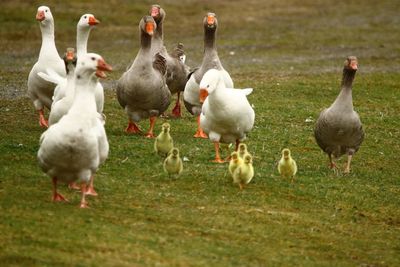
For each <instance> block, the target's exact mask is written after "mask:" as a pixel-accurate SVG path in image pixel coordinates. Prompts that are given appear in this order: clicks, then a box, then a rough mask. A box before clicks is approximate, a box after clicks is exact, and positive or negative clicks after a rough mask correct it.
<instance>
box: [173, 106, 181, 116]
mask: <svg viewBox="0 0 400 267" xmlns="http://www.w3.org/2000/svg"><path fill="white" fill-rule="evenodd" d="M178 104H179V103H176V105H175V107H174V109H173V110H172V116H173V117H174V118H181V117H182V113H181V105H178Z"/></svg>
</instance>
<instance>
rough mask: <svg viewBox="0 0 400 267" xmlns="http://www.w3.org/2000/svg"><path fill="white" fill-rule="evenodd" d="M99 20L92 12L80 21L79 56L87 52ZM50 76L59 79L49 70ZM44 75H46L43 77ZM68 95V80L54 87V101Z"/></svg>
mask: <svg viewBox="0 0 400 267" xmlns="http://www.w3.org/2000/svg"><path fill="white" fill-rule="evenodd" d="M99 23H100V21H98V20H97V19H96V18H95V17H94V16H93V15H92V14H84V15H82V16H81V18H80V19H79V21H78V24H77V29H76V47H77V51H76V53H77V56H80V55H82V54H86V53H87V42H88V39H89V34H90V30H91V29H92V28H93V27H94V26H95V25H97V24H99ZM47 74H48V75H49V76H52V77H50V78H47V79H52V80H57V79H55V78H57V77H55V76H56V75H54V73H53V72H51V71H49V70H48V71H47ZM43 76H44V77H43ZM41 77H43V78H44V79H46V77H45V75H41ZM65 95H66V80H64V81H63V83H59V84H57V86H56V88H55V89H54V96H53V102H57V101H58V100H60V99H62V98H63V97H64V96H65Z"/></svg>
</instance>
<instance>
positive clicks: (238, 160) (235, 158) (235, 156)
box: [229, 151, 243, 178]
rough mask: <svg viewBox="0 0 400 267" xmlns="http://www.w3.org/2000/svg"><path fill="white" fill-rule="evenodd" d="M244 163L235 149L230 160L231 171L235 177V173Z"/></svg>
mask: <svg viewBox="0 0 400 267" xmlns="http://www.w3.org/2000/svg"><path fill="white" fill-rule="evenodd" d="M242 163H243V159H242V158H241V157H239V153H238V152H236V151H234V152H232V153H231V160H230V161H229V173H230V174H231V176H232V178H233V173H234V172H235V170H236V169H237V167H238V166H239V165H240V164H242Z"/></svg>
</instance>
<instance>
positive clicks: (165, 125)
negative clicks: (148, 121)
mask: <svg viewBox="0 0 400 267" xmlns="http://www.w3.org/2000/svg"><path fill="white" fill-rule="evenodd" d="M170 127H171V126H170V125H169V123H168V122H165V123H163V125H162V126H161V128H162V131H163V132H164V133H169V129H170Z"/></svg>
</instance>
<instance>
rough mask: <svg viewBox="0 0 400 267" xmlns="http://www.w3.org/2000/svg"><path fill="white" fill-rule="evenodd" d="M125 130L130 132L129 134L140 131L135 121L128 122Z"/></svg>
mask: <svg viewBox="0 0 400 267" xmlns="http://www.w3.org/2000/svg"><path fill="white" fill-rule="evenodd" d="M125 132H127V133H131V134H137V133H141V132H142V131H141V130H140V128H139V127H138V126H137V125H136V123H133V122H129V124H128V127H126V129H125Z"/></svg>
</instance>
